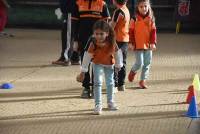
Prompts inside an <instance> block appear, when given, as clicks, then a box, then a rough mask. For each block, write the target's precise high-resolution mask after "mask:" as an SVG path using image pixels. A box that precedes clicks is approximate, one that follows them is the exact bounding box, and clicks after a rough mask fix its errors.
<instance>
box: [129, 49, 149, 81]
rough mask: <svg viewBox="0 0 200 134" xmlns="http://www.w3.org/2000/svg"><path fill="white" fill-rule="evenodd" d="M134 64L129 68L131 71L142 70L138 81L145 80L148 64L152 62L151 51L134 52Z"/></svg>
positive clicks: (147, 73)
mask: <svg viewBox="0 0 200 134" xmlns="http://www.w3.org/2000/svg"><path fill="white" fill-rule="evenodd" d="M135 58H136V62H135V64H134V65H133V67H132V68H131V71H133V72H137V71H138V70H139V69H140V68H142V72H141V76H140V80H146V79H147V77H148V75H149V69H150V64H151V61H152V50H136V51H135Z"/></svg>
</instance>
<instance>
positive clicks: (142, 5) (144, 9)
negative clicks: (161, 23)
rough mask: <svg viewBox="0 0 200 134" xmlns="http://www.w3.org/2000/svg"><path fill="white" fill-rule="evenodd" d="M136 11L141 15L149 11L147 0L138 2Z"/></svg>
mask: <svg viewBox="0 0 200 134" xmlns="http://www.w3.org/2000/svg"><path fill="white" fill-rule="evenodd" d="M138 11H139V13H140V14H141V15H144V16H145V15H146V14H147V13H148V11H149V3H148V2H140V3H139V4H138Z"/></svg>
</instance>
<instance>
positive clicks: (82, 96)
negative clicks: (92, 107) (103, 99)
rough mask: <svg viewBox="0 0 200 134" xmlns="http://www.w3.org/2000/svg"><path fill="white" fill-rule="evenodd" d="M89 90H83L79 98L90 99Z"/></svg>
mask: <svg viewBox="0 0 200 134" xmlns="http://www.w3.org/2000/svg"><path fill="white" fill-rule="evenodd" d="M89 90H90V89H87V88H84V89H83V92H82V93H81V98H85V99H86V98H90V95H89Z"/></svg>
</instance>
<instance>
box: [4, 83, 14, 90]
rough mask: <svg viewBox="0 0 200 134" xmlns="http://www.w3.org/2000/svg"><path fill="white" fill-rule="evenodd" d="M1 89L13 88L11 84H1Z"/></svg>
mask: <svg viewBox="0 0 200 134" xmlns="http://www.w3.org/2000/svg"><path fill="white" fill-rule="evenodd" d="M1 88H2V89H11V88H13V85H12V84H11V83H3V84H2V85H1Z"/></svg>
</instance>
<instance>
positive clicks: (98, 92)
mask: <svg viewBox="0 0 200 134" xmlns="http://www.w3.org/2000/svg"><path fill="white" fill-rule="evenodd" d="M93 73H94V99H95V105H100V106H101V105H102V85H103V75H104V74H105V81H106V92H107V103H113V102H114V101H113V95H114V93H113V89H114V79H113V76H114V66H103V65H100V64H94V63H93Z"/></svg>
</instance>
